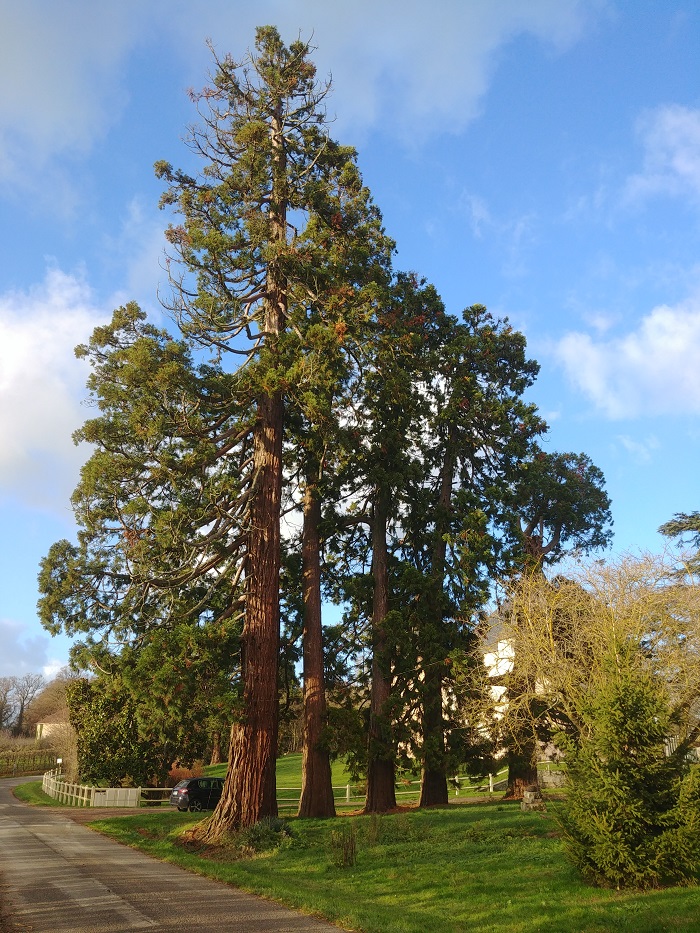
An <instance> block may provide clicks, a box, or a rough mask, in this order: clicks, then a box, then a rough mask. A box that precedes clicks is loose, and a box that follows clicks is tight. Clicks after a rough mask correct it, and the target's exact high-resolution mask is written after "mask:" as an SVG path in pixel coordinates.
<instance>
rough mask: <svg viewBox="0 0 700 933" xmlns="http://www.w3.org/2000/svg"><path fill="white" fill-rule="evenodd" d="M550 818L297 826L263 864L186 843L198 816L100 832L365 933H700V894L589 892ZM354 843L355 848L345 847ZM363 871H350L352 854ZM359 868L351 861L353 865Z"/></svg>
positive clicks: (126, 820) (490, 815)
mask: <svg viewBox="0 0 700 933" xmlns="http://www.w3.org/2000/svg"><path fill="white" fill-rule="evenodd" d="M554 806H555V804H552V803H550V804H549V807H550V810H549V812H547V813H545V814H539V813H529V814H524V813H521V811H520V809H519V807H518V806H517V804H511V803H505V802H498V803H496V802H494V803H487V804H484V803H482V804H469V805H452V806H450V807H448V808H445V809H439V810H408V811H405V812H400V813H396V814H390V815H386V816H382V817H371V816H370V817H365V816H350V817H341V818H339V819H337V820H291V821H290V824H291V826H292V830H293V833H294V835H293V837H292V838H291V839H288V838H286V839H285V840H284V841H283V843H282V845H281V847H280V848H278V849H275V850H273V851H265V852H261V853H259V854H257V855H254V854H252V853H251V852H250V849H246V850H244V855H243V857H241V852H240V850H237V849H236V848H235V847H233V846H232V847H230V848H222V849H211V848H209V849H204V850H199V851H195V850H192V849H189V850H188V849H186V848H183V847H182V846H181V845H180V844H179V843H178V836H179V834H180V833H181V832H182V831H183V830H184V829H186V828H187V827H190V826H192V825H194V823H195V820H193V818H192V816H191V815H188V814H180V813H176V812H172V813H171V812H165V813H164V812H159V813H150V814H149V813H144V814H143V815H141V814H139V815H138V816H129V817H119V818H115V819H109V820H101V821H97V822H94V823H92V824H90V825H92V826H93V827H94V828H95V829H97V830H99V831H100V832H103V833H105V834H107V835H109V836H112V837H113V838H115V839H117V840H119V841H120V842H123V843H126V844H127V845H132V846H135V847H136V848H139V849H142V850H144V851H146V852H148V853H149V854H151V855H153V856H155V857H156V858H160V859H164V860H166V861H170V862H174V863H176V864H178V865H181V866H182V867H184V868H187V869H190V870H193V871H196V872H199V873H201V874H204V875H207V876H209V877H212V878H216V879H218V880H221V881H226V882H228V883H231V884H234V885H236V886H238V887H240V888H243V889H244V890H246V891H251V892H254V893H257V894H262V895H265V896H267V897H271V898H274V899H275V900H278V901H280V902H282V903H284V904H287V905H289V906H291V907H297V908H300V909H302V910H304V911H306V912H309V913H315V914H318V915H320V916H323V917H326V918H327V919H329V920H331V921H334V922H336V923H338V924H340V925H341V926H344V927H346V928H347V929H352V930H361V931H364V933H461V931H469V933H564V931H566V933H589V931H591V933H592V931H600V933H608V931H614V930H629V931H635V933H659V931H665V930H698V929H700V920H699V919H698V918H699V917H700V889H698V888H674V889H668V890H663V891H653V892H646V893H638V892H623V893H619V892H615V891H608V890H601V889H596V888H590V887H587V886H586V885H584V884H583V882H582V881H581V880H580V879H579V877H578V875H577V873H576V872H575V870H574V869H573V868H572V867H571V866H570V865H569V864H568V863H567V861H566V860H565V858H564V854H563V850H562V845H561V842H560V840H559V838H558V834H557V831H556V830H557V828H556V822H555V820H554V819H553V815H552V809H553V807H554ZM350 838H353V839H354V843H353V846H346V847H343V839H344V840H345V841H346V842H347V840H349V839H350ZM352 848H354V849H355V851H356V860H355V863H354V864H348V865H346V867H341V866H342V862H343V854H345V855H348V854H350V855H351V849H352ZM350 860H351V859H350Z"/></svg>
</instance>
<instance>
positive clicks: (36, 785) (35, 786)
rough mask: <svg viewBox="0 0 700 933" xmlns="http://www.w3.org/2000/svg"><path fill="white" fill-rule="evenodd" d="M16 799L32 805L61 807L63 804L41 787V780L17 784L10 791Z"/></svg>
mask: <svg viewBox="0 0 700 933" xmlns="http://www.w3.org/2000/svg"><path fill="white" fill-rule="evenodd" d="M12 793H13V794H14V795H15V797H16V798H17V799H18V800H23V801H24V802H25V803H29V804H31V805H32V806H33V807H62V806H65V804H61V803H59V802H58V801H57V800H54V799H53V797H49V795H48V794H45V793H44V792H43V790H42V789H41V781H29V782H27V783H26V784H18V785H17V787H15V788H14V789H13V791H12Z"/></svg>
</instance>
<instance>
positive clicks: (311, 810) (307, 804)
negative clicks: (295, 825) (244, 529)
mask: <svg viewBox="0 0 700 933" xmlns="http://www.w3.org/2000/svg"><path fill="white" fill-rule="evenodd" d="M320 522H321V503H320V501H319V497H318V491H317V488H316V487H315V485H314V484H313V482H312V481H308V482H307V485H306V490H305V492H304V528H303V540H302V573H303V598H304V634H303V658H304V751H303V759H302V779H301V781H302V787H301V797H300V799H299V814H298V815H299V816H305V817H331V816H335V803H334V801H333V786H332V780H331V762H330V756H329V753H328V749H327V747H324V744H323V730H324V728H325V725H326V714H327V709H326V691H325V684H324V676H323V630H322V626H321V556H320V552H321V539H320V533H319V525H320Z"/></svg>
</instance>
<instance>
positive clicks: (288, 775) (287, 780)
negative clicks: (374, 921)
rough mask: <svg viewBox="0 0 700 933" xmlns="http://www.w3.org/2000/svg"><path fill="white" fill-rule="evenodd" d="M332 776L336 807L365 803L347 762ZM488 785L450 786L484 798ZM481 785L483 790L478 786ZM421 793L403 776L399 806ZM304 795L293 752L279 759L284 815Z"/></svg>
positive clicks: (219, 773) (215, 770) (221, 770)
mask: <svg viewBox="0 0 700 933" xmlns="http://www.w3.org/2000/svg"><path fill="white" fill-rule="evenodd" d="M227 768H228V764H227V763H225V762H224V763H223V764H220V765H213V766H212V767H208V768H205V771H206V773H207V774H212V775H214V776H216V777H223V776H224V775H225V774H226V769H227ZM331 769H332V770H331V778H332V782H333V788H334V793H335V796H336V808H337V809H338V810H339V811H343V810H357V809H359V808H360V807H362V806H363V804H364V796H363V794H364V785H362V784H358V783H357V782H355V781H353V779H352V777H351V776H350V774H349V773H348V772H347V770H346V768H345V763H344V762H343V761H334V762H333V763H332V765H331ZM507 773H508V772H507V769H506V768H503V769H501V771H500V772H499V773H498V774H497V775H494V780H496V781H500V780H503V779H504V778H505V777H506V776H507ZM348 785H350V801H349V802H346V800H345V794H346V789H347V786H348ZM484 786H485V787H488V779H486V780H485V779H483V778H480V779H479V780H474V781H469V780H468V779H467V778H464V779H463V781H462V784H461V786H460V788H459V794H458V795H457V794H455V789H454V788H453V787H450V798H452V797H453V796H454V797H458V798H459V799H462V798H467V799H470V798H475V797H483V796H484V790H483V787H484ZM479 787H481V788H482V789H481V790H478V789H477V788H479ZM419 792H420V784H419V781H418V778H417V777H416V776H415V775H411V774H406V775H405V780H404V781H403V782H402V780H401V779H399V781H398V784H397V788H396V796H397V802H398V803H399V805H402V804H412V803H416V802H417V800H418V796H419ZM300 794H301V755H300V754H290V755H285V756H284V757H282V758H278V759H277V801H278V806H279V809H280V813H281V814H282V815H283V816H293V815H294V814H295V813H296V811H297V809H298V806H299V796H300Z"/></svg>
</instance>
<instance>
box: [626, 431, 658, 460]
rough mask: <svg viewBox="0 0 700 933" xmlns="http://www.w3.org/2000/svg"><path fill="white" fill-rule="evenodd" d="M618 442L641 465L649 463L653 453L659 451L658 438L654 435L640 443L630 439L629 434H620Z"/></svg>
mask: <svg viewBox="0 0 700 933" xmlns="http://www.w3.org/2000/svg"><path fill="white" fill-rule="evenodd" d="M617 441H618V443H619V444H620V445H621V446H622V447H623V448H624V449H625V450H626V451H627V453H628V454H630V455H631V457H632V458H633V459H634V460H635V461H636V462H637V463H640V464H641V463H649V461H650V460H651V458H652V454H653V452H654V451H655V450H658V449H659V441H658V438H656V437H654V436H653V435H650V436H649V437H647V438H645V439H644V440H642V441H640V440H637V439H635V438H633V437H630V436H629V434H618V435H617Z"/></svg>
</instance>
